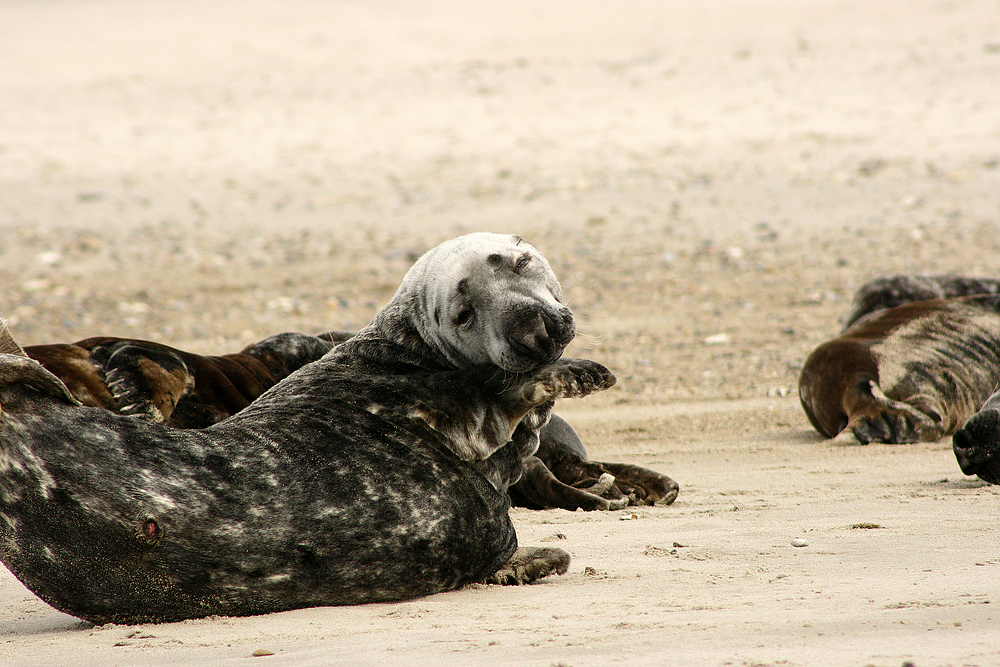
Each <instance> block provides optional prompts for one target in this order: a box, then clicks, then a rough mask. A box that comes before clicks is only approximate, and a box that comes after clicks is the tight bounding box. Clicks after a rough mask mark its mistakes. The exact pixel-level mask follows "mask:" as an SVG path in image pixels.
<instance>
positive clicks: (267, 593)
mask: <svg viewBox="0 0 1000 667" xmlns="http://www.w3.org/2000/svg"><path fill="white" fill-rule="evenodd" d="M573 335H574V322H573V316H572V314H571V313H570V311H569V309H568V308H566V307H565V306H564V305H563V304H562V300H561V294H560V288H559V284H558V282H557V280H556V278H555V276H554V274H553V273H552V271H551V269H550V268H549V266H548V263H547V262H546V261H545V259H544V257H542V256H541V254H539V253H538V252H537V251H536V250H535V249H534V248H532V247H531V246H529V245H528V244H526V243H524V242H523V241H522V240H521V239H519V238H517V237H512V236H503V235H493V234H474V235H469V236H465V237H460V238H459V239H455V240H453V241H450V242H447V243H444V244H442V245H441V246H438V247H437V248H435V249H433V250H431V251H429V252H428V253H427V254H425V255H424V256H423V257H422V258H421V259H420V260H418V261H417V263H416V264H415V265H414V266H413V268H412V269H411V270H410V272H409V273H408V274H407V276H406V278H405V279H404V280H403V284H402V285H401V286H400V288H399V290H398V292H397V293H396V295H395V296H394V297H393V299H392V300H391V301H390V302H389V303H388V304H387V305H386V306H385V307H384V308H383V309H382V310H381V311H379V313H378V314H377V315H376V317H375V319H374V321H373V322H372V324H371V325H369V326H368V327H366V328H365V329H363V330H362V331H361V332H359V334H358V335H357V336H355V337H354V338H352V339H351V340H349V341H347V342H345V343H343V344H341V345H339V346H337V347H336V348H335V349H334V350H332V351H331V352H330V353H328V354H327V355H325V356H324V357H322V358H321V359H320V360H318V361H316V362H314V363H311V364H308V365H306V366H304V367H303V368H301V369H299V370H298V371H296V372H294V373H292V374H291V375H289V376H288V377H286V378H284V379H283V380H281V381H280V382H278V383H277V384H276V385H275V386H273V387H272V388H271V389H269V390H268V391H266V392H265V393H264V394H263V395H261V396H260V397H259V398H258V399H257V400H256V401H254V402H253V403H251V404H250V405H249V406H248V407H247V408H245V409H244V410H242V411H240V412H238V413H237V414H235V415H233V416H232V417H230V418H229V419H226V420H224V421H222V422H220V423H218V424H215V425H214V426H211V427H208V428H206V429H175V428H171V427H168V426H165V425H163V424H157V423H151V422H149V421H146V420H141V419H135V418H132V417H127V416H123V415H118V414H114V413H112V412H110V411H108V410H103V409H100V408H92V407H87V406H81V405H80V404H79V402H78V401H76V399H74V398H73V396H72V395H71V394H70V392H69V391H68V390H67V389H66V386H65V385H64V384H63V383H62V382H61V381H60V380H59V379H58V378H56V377H55V376H54V375H52V374H51V373H49V372H48V371H46V370H45V369H44V368H42V366H41V365H40V364H39V363H38V362H36V361H34V360H31V359H29V358H28V357H27V356H22V355H20V354H17V352H18V350H17V348H16V346H15V345H13V343H12V341H9V340H8V345H7V349H8V351H10V352H13V354H5V355H3V356H0V467H2V470H3V475H2V476H0V560H2V561H3V563H4V564H5V565H6V566H7V567H8V568H9V569H10V571H11V572H13V573H14V575H15V576H17V577H18V578H19V579H20V580H21V581H22V582H24V584H25V585H26V586H27V587H28V588H30V589H31V590H32V591H34V592H35V593H36V594H37V595H39V596H40V597H41V598H42V599H44V600H45V601H47V602H48V603H49V604H51V605H53V606H54V607H56V608H57V609H60V610H62V611H64V612H67V613H70V614H73V615H76V616H79V617H81V618H84V619H87V620H90V621H93V622H96V623H103V622H118V623H138V622H157V621H169V620H179V619H184V618H193V617H201V616H207V615H211V614H220V615H249V614H262V613H268V612H275V611H280V610H285V609H293V608H300V607H307V606H319V605H333V604H354V603H363V602H374V601H384V600H400V599H406V598H411V597H414V596H419V595H426V594H430V593H434V592H438V591H443V590H449V589H454V588H457V587H460V586H462V585H464V584H467V583H470V582H475V581H483V580H489V579H492V580H499V581H518V582H521V581H529V580H532V579H534V578H537V577H540V576H545V575H546V574H549V573H551V572H553V571H555V572H561V571H565V568H566V567H567V565H568V558H569V556H568V554H566V553H565V552H562V551H561V550H542V549H533V548H526V549H520V550H518V549H517V543H516V536H515V534H514V529H513V526H512V525H511V523H510V519H509V517H508V507H509V503H508V497H507V493H506V489H507V486H508V485H509V484H510V483H511V482H512V481H514V480H515V479H517V477H518V476H519V475H520V474H521V470H522V468H523V464H522V461H523V459H524V458H525V456H527V455H530V454H531V452H532V451H533V449H534V448H535V447H536V446H537V442H538V429H539V428H540V427H541V426H542V425H544V423H545V422H546V420H547V417H548V415H549V412H550V410H551V407H552V404H553V401H554V400H556V399H558V398H564V397H565V398H568V397H579V396H585V395H587V394H589V393H591V392H593V391H598V390H601V389H605V388H607V387H609V386H611V385H612V384H613V383H614V376H613V375H612V374H611V373H610V372H609V371H608V370H607V369H606V368H604V367H603V366H601V365H599V364H597V363H594V362H590V361H585V360H572V359H560V357H561V354H562V351H563V349H564V348H565V346H566V344H567V343H569V341H570V340H571V339H572V337H573ZM8 338H9V336H8ZM515 552H516V553H515Z"/></svg>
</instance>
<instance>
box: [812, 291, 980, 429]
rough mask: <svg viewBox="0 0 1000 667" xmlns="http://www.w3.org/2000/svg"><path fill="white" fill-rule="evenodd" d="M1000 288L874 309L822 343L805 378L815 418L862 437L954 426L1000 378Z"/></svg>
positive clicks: (821, 424)
mask: <svg viewBox="0 0 1000 667" xmlns="http://www.w3.org/2000/svg"><path fill="white" fill-rule="evenodd" d="M998 311H1000V296H998V295H979V296H971V297H958V298H953V299H934V300H929V301H917V302H914V303H907V304H904V305H901V306H896V307H894V308H888V309H884V310H876V311H874V312H872V313H870V314H869V315H867V316H865V317H862V318H860V319H859V320H858V321H857V323H856V324H854V325H853V326H851V327H849V328H848V329H847V330H846V331H844V332H843V333H842V334H841V335H840V336H839V337H837V338H835V339H834V340H832V341H829V342H827V343H824V344H823V345H820V346H819V347H818V348H816V349H815V350H814V351H813V352H812V353H811V354H810V355H809V357H808V358H807V359H806V362H805V365H804V366H803V369H802V373H801V375H800V377H799V397H800V399H801V401H802V407H803V408H804V409H805V411H806V414H807V415H808V417H809V421H810V422H811V423H812V424H813V426H815V427H816V430H818V431H819V432H820V433H822V434H823V435H825V436H827V437H830V438H832V437H834V436H836V435H837V434H838V433H840V432H841V431H843V430H844V429H848V428H849V429H852V430H853V432H854V435H855V436H856V437H857V439H858V440H859V441H860V442H862V443H868V442H890V443H903V442H917V441H920V440H936V439H938V438H940V437H942V436H944V435H947V434H950V433H952V432H953V431H955V429H957V428H958V427H959V426H961V425H962V424H963V423H965V421H966V420H968V419H969V417H970V416H971V415H972V414H973V413H974V412H976V410H978V408H979V406H981V405H982V404H983V402H984V401H985V400H986V399H987V397H989V395H990V394H991V393H992V392H993V391H995V390H996V388H997V386H998V384H1000V313H998Z"/></svg>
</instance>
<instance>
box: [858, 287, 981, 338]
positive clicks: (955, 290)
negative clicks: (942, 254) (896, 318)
mask: <svg viewBox="0 0 1000 667" xmlns="http://www.w3.org/2000/svg"><path fill="white" fill-rule="evenodd" d="M997 293H1000V280H994V279H992V278H968V277H966V276H957V275H953V274H946V275H939V276H925V275H914V274H908V273H903V274H898V275H893V276H880V277H878V278H874V279H872V280H869V281H868V282H867V283H865V284H864V285H862V286H861V287H860V288H858V291H857V292H855V293H854V299H853V301H852V303H851V309H850V310H849V311H848V313H847V315H846V316H845V317H844V322H843V329H842V330H847V329H849V328H850V327H852V326H853V325H854V324H855V323H856V322H857V321H858V320H860V319H861V318H862V317H864V316H866V315H869V314H871V313H874V312H877V311H879V310H885V309H887V308H895V307H896V306H902V305H903V304H907V303H913V302H914V301H929V300H931V299H950V298H953V297H956V296H972V295H975V294H997Z"/></svg>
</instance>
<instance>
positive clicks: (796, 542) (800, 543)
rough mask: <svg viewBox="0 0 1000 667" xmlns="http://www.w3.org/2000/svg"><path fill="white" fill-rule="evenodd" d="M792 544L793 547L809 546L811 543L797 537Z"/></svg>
mask: <svg viewBox="0 0 1000 667" xmlns="http://www.w3.org/2000/svg"><path fill="white" fill-rule="evenodd" d="M792 546H793V547H807V546H809V543H808V542H806V541H805V540H804V539H802V538H801V537H796V538H795V539H794V540H792Z"/></svg>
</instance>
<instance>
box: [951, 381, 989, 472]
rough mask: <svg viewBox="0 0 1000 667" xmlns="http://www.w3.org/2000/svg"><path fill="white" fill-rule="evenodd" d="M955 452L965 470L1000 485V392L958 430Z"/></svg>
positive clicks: (953, 443) (954, 437)
mask: <svg viewBox="0 0 1000 667" xmlns="http://www.w3.org/2000/svg"><path fill="white" fill-rule="evenodd" d="M952 451H953V452H954V453H955V458H956V459H957V460H958V466H959V467H960V468H961V469H962V472H963V473H965V474H966V475H977V476H978V477H979V478H980V479H982V480H983V481H986V482H989V483H990V484H1000V392H997V393H995V394H993V395H992V396H990V398H989V399H988V400H987V401H986V403H985V404H984V405H983V407H982V408H981V409H980V410H979V412H977V413H976V414H974V415H972V417H971V418H970V419H969V421H967V422H966V423H965V425H964V426H963V427H962V428H960V429H958V430H957V431H955V434H954V435H953V436H952Z"/></svg>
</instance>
